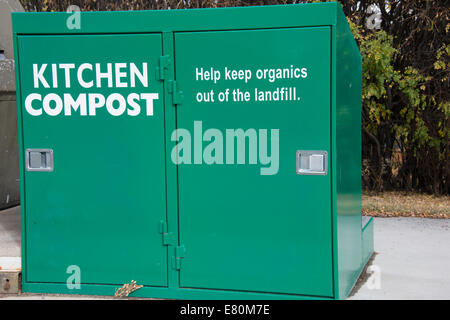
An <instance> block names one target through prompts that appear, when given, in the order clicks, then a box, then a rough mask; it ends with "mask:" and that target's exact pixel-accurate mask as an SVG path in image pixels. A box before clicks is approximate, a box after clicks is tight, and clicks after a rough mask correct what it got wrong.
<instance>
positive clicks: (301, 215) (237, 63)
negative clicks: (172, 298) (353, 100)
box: [175, 27, 333, 297]
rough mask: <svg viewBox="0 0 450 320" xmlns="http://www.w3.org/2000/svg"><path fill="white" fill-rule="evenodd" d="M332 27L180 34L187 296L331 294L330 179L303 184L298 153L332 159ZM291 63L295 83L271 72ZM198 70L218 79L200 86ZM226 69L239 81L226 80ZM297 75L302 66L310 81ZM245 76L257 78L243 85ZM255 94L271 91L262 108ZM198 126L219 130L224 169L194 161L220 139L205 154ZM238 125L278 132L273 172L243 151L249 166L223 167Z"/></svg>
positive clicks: (181, 210) (182, 238)
mask: <svg viewBox="0 0 450 320" xmlns="http://www.w3.org/2000/svg"><path fill="white" fill-rule="evenodd" d="M330 30H331V29H330V28H329V27H314V28H291V29H270V30H247V31H244V30H241V31H217V32H183V33H177V34H176V35H175V58H176V59H175V63H176V66H175V71H176V80H177V86H178V88H179V89H180V90H182V91H183V92H184V101H183V102H182V104H180V105H179V106H178V107H177V121H178V122H177V127H178V128H183V129H188V130H189V132H190V133H191V136H192V137H191V140H192V141H191V143H192V147H191V152H192V156H191V160H192V164H180V165H179V167H178V177H179V232H180V242H181V244H183V245H184V246H185V257H184V258H183V259H182V261H181V270H180V285H181V286H182V287H189V288H206V289H223V290H243V291H254V292H271V293H287V294H299V295H313V296H323V297H332V296H333V274H332V272H333V267H332V214H331V174H330V172H328V174H327V175H299V174H297V170H296V153H297V151H299V150H321V151H326V152H327V153H328V156H329V157H330V156H331V153H330V152H331V150H330V123H331V117H330V100H331V95H330V73H331V69H330V55H331V49H330V44H331V35H330V32H331V31H330ZM291 66H292V68H293V69H295V68H296V67H299V68H300V69H299V70H300V71H299V70H298V71H297V75H296V76H295V75H294V76H292V77H291V75H289V74H290V71H289V70H288V71H284V72H285V75H284V76H283V75H281V76H279V72H278V75H277V71H270V70H276V69H280V68H281V69H283V68H284V69H286V68H287V69H290V68H291ZM196 68H203V70H204V71H205V70H209V71H210V70H211V68H213V70H212V72H211V73H210V74H206V73H203V78H201V77H200V76H199V75H198V74H196V72H197V71H199V72H201V70H200V69H197V70H196ZM225 68H227V71H230V70H236V72H235V73H232V72H231V71H230V73H229V74H225ZM302 68H306V70H303V73H304V74H303V77H302V75H301V69H302ZM241 69H242V70H243V72H241V73H240V72H239V71H238V70H241ZM259 69H261V71H260V72H259V73H258V70H259ZM264 69H267V71H264ZM215 70H218V71H219V72H221V77H220V79H218V74H217V73H216V77H212V75H214V74H215V73H214V71H215ZM244 70H251V72H252V78H251V79H248V78H247V82H246V79H245V71H244ZM282 72H283V71H282ZM233 74H234V76H233ZM247 74H248V73H247ZM257 77H259V78H261V79H258V78H257ZM283 77H284V78H283ZM233 78H234V79H233ZM282 78H283V79H282ZM214 79H215V80H216V81H215V83H214ZM277 88H279V92H281V88H288V89H285V90H284V91H283V92H285V93H286V92H289V88H295V94H294V93H293V91H292V90H293V89H292V90H291V91H290V93H288V95H287V96H286V95H285V96H284V98H283V100H282V99H281V97H280V95H278V98H277V96H276V94H275V93H273V91H276V89H277ZM227 89H229V98H228V101H226V100H224V101H223V102H220V101H219V93H220V92H225V91H226V90H227ZM235 89H240V90H241V92H244V91H248V92H249V101H233V99H232V98H233V96H232V91H233V90H235ZM255 89H257V90H258V92H259V91H263V92H265V91H271V92H272V93H270V94H269V93H268V94H265V93H264V94H263V95H264V98H262V99H260V100H259V101H255V93H254V91H255ZM211 90H213V91H214V96H213V98H214V102H212V99H210V102H198V100H201V99H204V98H200V96H197V95H198V94H199V93H200V94H202V93H207V92H211ZM266 95H267V97H266ZM270 95H271V97H272V98H271V99H272V101H269V98H270V97H269V96H270ZM294 96H295V99H294ZM205 97H206V99H207V98H208V96H207V95H205ZM223 99H224V96H223V95H222V100H223ZM242 99H245V95H243V98H242ZM261 100H262V101H261ZM194 121H201V126H202V128H201V131H202V132H203V133H207V130H208V129H218V130H219V131H220V132H221V133H222V136H223V146H224V147H223V149H222V150H223V162H224V164H206V163H205V162H204V161H205V160H204V158H203V159H202V161H203V163H202V164H199V163H198V162H199V160H198V158H197V163H195V161H196V159H195V156H196V154H197V157H198V148H200V149H203V150H204V151H205V152H206V153H207V154H209V151H208V149H207V146H208V145H209V144H210V143H211V142H212V141H215V138H211V134H212V133H214V132H216V131H210V132H208V133H207V134H206V135H205V137H203V138H204V140H205V141H203V145H202V146H201V147H199V143H198V141H199V140H201V139H202V136H201V133H200V134H199V132H200V127H199V125H198V124H199V122H197V125H196V131H195V130H194ZM238 128H241V129H243V130H247V129H254V130H256V132H257V133H258V134H259V133H261V132H262V131H260V130H261V129H269V131H268V134H267V135H268V136H269V137H270V132H271V131H270V130H271V129H279V140H278V141H279V168H278V171H277V173H276V174H272V175H262V174H261V168H262V167H268V165H263V164H261V163H260V162H261V159H262V158H261V157H259V156H258V161H257V164H250V151H249V150H250V149H249V146H248V144H247V146H246V149H245V152H246V154H245V163H244V164H234V165H233V164H227V163H231V162H227V161H226V156H227V153H228V150H225V149H226V148H225V145H226V141H225V140H226V129H238ZM214 137H217V135H214ZM208 139H209V140H210V141H207V140H208ZM218 139H219V138H218ZM219 140H220V139H219ZM249 140H250V139H248V140H247V142H248V141H249ZM262 140H263V139H261V140H260V141H262ZM275 140H276V139H275ZM265 141H267V139H265ZM180 142H182V141H181V139H180ZM227 142H228V141H227ZM275 143H276V142H273V144H275ZM236 144H237V142H236V143H235V146H236ZM185 146H186V145H184V147H185ZM196 148H197V150H196ZM230 148H231V147H230ZM236 149H237V148H236V147H235V150H234V151H235V154H234V157H235V163H236V162H237V152H238V150H236ZM268 150H269V154H270V150H273V148H271V144H270V143H269V144H268ZM180 151H181V144H180ZM260 151H261V148H260V147H259V146H258V152H257V153H259V152H260ZM180 155H182V153H181V152H180ZM200 158H201V155H200ZM241 160H242V159H241ZM241 162H242V161H241ZM328 162H330V161H328ZM273 163H274V162H273ZM273 169H274V170H275V165H274V166H273ZM328 169H330V168H328Z"/></svg>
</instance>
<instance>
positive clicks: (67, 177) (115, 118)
mask: <svg viewBox="0 0 450 320" xmlns="http://www.w3.org/2000/svg"><path fill="white" fill-rule="evenodd" d="M18 49H19V52H20V54H19V59H18V63H19V67H20V71H19V76H20V90H21V95H22V96H21V103H20V104H19V108H20V109H21V114H22V115H21V117H22V119H21V121H22V130H23V136H22V139H23V141H22V152H24V150H26V149H28V148H50V149H53V155H54V170H53V171H51V172H35V171H25V176H24V184H25V195H24V198H25V201H24V202H25V203H26V207H25V210H26V214H25V220H24V225H25V226H24V227H25V230H26V243H25V246H26V250H27V260H26V261H27V262H26V269H25V270H26V280H28V281H32V282H62V283H65V282H66V279H67V277H68V276H69V275H68V274H67V273H66V269H67V267H68V266H71V265H76V266H78V267H79V268H80V270H81V274H82V278H81V279H82V282H83V283H97V284H101V283H109V284H120V283H125V282H129V281H131V280H136V281H138V282H139V283H143V284H147V285H156V286H166V285H167V248H166V247H164V246H162V240H161V234H160V233H159V223H160V220H162V219H163V220H165V219H166V204H165V202H166V200H165V188H164V186H165V158H164V141H165V140H164V104H163V84H162V82H160V81H156V79H155V76H154V74H155V73H154V70H155V68H156V64H157V62H158V59H159V57H160V56H161V54H162V39H161V35H160V34H145V35H132V34H129V35H114V36H112V35H83V36H71V37H65V36H51V35H50V36H20V37H18ZM119 62H121V63H134V64H135V65H136V66H137V67H138V68H139V70H140V72H141V73H144V72H145V71H144V68H148V70H147V72H148V83H147V84H145V82H141V81H140V80H139V79H138V78H137V77H136V80H135V83H134V87H133V88H130V85H131V78H132V76H131V71H130V69H129V68H131V67H130V66H129V65H127V66H126V67H124V68H121V69H120V70H119V71H121V72H125V73H126V76H124V77H122V78H121V79H120V82H121V83H125V84H127V87H123V85H119V86H118V85H117V83H116V82H115V79H116V78H115V77H114V79H113V80H114V83H111V84H110V83H108V79H106V78H104V79H100V81H101V83H100V82H98V80H97V78H96V76H95V74H97V73H96V72H94V70H96V67H94V66H95V65H96V64H97V63H98V64H99V65H100V67H101V69H100V71H101V72H107V68H108V66H107V63H119ZM83 63H90V64H92V69H94V70H90V69H85V70H84V72H83V73H82V77H83V79H84V81H85V82H91V81H94V82H93V83H92V85H93V86H92V87H90V88H83V87H81V86H80V82H79V79H78V80H77V76H78V72H75V70H76V69H77V68H78V67H79V66H80V65H81V64H83ZM144 63H147V67H145V66H144ZM33 64H36V65H38V69H39V70H40V69H41V67H42V64H47V68H46V69H45V70H44V71H43V72H42V77H43V78H44V80H45V81H46V82H47V83H48V86H49V87H48V88H45V87H44V84H43V82H42V80H41V81H40V82H39V83H38V84H37V86H38V87H37V88H36V85H35V82H34V80H35V78H37V77H35V78H34V77H33V74H34V73H33ZM51 64H74V66H75V68H74V69H72V70H71V72H70V70H69V72H70V77H68V78H67V79H66V78H65V77H64V74H65V73H64V70H62V69H58V73H57V77H56V79H57V82H53V79H55V77H54V76H53V73H52V70H53V69H52V67H51ZM113 72H117V71H116V70H114V71H113ZM114 74H115V73H114ZM69 79H70V80H69ZM66 81H70V84H69V83H68V82H66ZM54 85H56V86H57V87H56V88H55V87H54ZM68 86H69V88H68ZM131 92H134V93H136V92H137V93H139V94H140V93H149V92H151V93H157V94H159V96H160V99H157V100H154V105H153V108H154V114H153V116H148V115H147V114H146V111H148V109H147V105H146V103H145V102H146V101H145V100H142V99H141V100H135V101H138V103H139V104H140V108H141V112H140V113H139V114H138V115H135V116H130V115H129V114H127V113H128V111H132V112H135V111H136V110H137V109H131V108H130V107H129V106H128V107H127V108H128V109H127V111H126V112H124V113H123V114H122V115H113V114H111V112H110V111H108V109H107V108H106V107H105V106H102V107H99V108H97V109H96V110H95V112H96V114H95V116H94V115H93V114H92V110H91V105H92V103H91V101H90V100H89V98H88V96H86V99H88V102H87V104H88V106H87V107H86V108H87V110H85V112H86V115H83V111H82V109H81V108H82V107H81V106H80V107H79V109H78V110H77V111H75V110H73V109H72V111H71V115H68V114H67V112H66V108H65V106H64V108H63V109H62V110H61V112H60V113H59V114H57V115H53V116H52V115H49V112H50V111H51V110H58V106H57V103H56V102H55V101H53V102H51V103H49V107H48V110H47V111H46V110H45V109H44V110H42V109H41V108H42V106H43V105H45V103H44V101H45V97H47V96H49V94H55V95H57V96H58V97H60V98H61V99H63V100H64V101H66V98H65V96H64V94H70V95H72V97H73V99H77V97H78V96H79V94H88V95H89V94H93V93H95V94H101V95H103V96H104V97H106V99H107V100H108V99H109V98H108V97H110V95H111V94H120V95H123V96H124V97H125V98H127V97H128V95H129V94H130V93H131ZM33 93H34V94H36V93H37V94H40V95H41V100H42V101H39V100H38V99H36V100H34V101H33V102H32V104H31V106H32V108H33V109H35V110H41V112H42V114H41V115H35V116H33V115H31V114H30V112H27V111H25V101H26V99H27V98H26V97H29V96H30V94H33ZM112 106H113V108H114V110H119V111H120V108H121V107H120V104H119V102H118V101H117V100H116V102H114V103H113V104H112ZM49 110H50V111H49ZM54 112H56V111H54ZM50 113H51V112H50Z"/></svg>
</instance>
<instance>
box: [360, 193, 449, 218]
mask: <svg viewBox="0 0 450 320" xmlns="http://www.w3.org/2000/svg"><path fill="white" fill-rule="evenodd" d="M362 211H363V215H366V216H372V217H417V218H434V219H450V196H439V197H436V196H433V195H427V194H419V193H402V192H383V193H377V194H369V193H363V196H362Z"/></svg>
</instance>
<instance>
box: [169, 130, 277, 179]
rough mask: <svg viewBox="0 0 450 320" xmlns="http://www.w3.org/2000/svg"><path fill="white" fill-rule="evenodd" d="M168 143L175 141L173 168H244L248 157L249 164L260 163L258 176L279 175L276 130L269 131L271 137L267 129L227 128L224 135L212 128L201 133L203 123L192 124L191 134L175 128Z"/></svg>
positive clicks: (172, 155) (172, 153)
mask: <svg viewBox="0 0 450 320" xmlns="http://www.w3.org/2000/svg"><path fill="white" fill-rule="evenodd" d="M269 139H270V140H269ZM171 140H172V141H175V142H177V144H176V145H175V146H174V147H173V149H172V152H171V158H172V162H173V163H175V164H176V165H181V164H203V163H205V164H208V165H211V164H216V165H217V164H218V165H223V164H226V165H234V164H237V165H243V164H247V158H248V164H250V165H256V164H258V163H259V164H260V165H262V166H263V167H262V168H261V169H260V174H261V175H275V174H277V173H278V167H279V129H271V130H270V137H269V132H268V130H267V129H259V130H258V131H257V130H256V129H253V128H250V129H247V130H245V131H244V129H226V130H225V135H224V134H223V133H222V131H221V130H219V129H215V128H210V129H207V130H206V131H205V132H203V123H202V121H194V133H193V135H191V132H190V131H189V130H187V129H176V130H175V131H173V132H172V136H171ZM269 142H270V150H269V147H268V145H269ZM224 143H225V145H224ZM192 145H193V146H194V148H193V149H192ZM247 150H248V153H247ZM192 154H193V156H192Z"/></svg>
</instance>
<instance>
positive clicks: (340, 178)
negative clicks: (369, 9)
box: [335, 10, 362, 299]
mask: <svg viewBox="0 0 450 320" xmlns="http://www.w3.org/2000/svg"><path fill="white" fill-rule="evenodd" d="M338 13H339V14H338V24H337V27H336V31H335V32H336V62H335V64H336V120H335V121H336V161H337V163H336V172H335V176H336V180H337V181H336V182H337V183H336V187H337V190H336V193H337V195H336V201H337V235H338V260H339V262H338V264H339V297H340V298H341V299H343V298H345V297H346V296H347V295H348V293H349V292H350V290H351V288H352V287H353V285H354V284H355V282H356V280H357V278H358V276H359V273H360V267H361V228H362V225H361V223H362V222H361V67H362V66H361V56H360V54H359V50H358V47H357V45H356V42H355V40H354V39H353V35H352V33H351V31H350V29H349V27H348V24H347V21H346V18H345V16H344V14H343V13H342V11H341V10H338Z"/></svg>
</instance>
